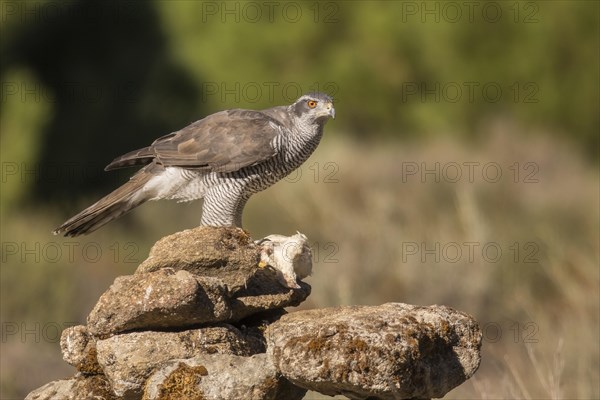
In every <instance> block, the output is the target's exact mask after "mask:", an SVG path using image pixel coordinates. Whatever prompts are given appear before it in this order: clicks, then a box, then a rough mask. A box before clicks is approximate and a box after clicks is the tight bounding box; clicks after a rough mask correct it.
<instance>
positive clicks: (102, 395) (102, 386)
mask: <svg viewBox="0 0 600 400" xmlns="http://www.w3.org/2000/svg"><path fill="white" fill-rule="evenodd" d="M82 399H102V400H117V397H116V396H115V395H114V394H113V393H112V390H111V388H110V385H109V384H108V381H107V380H106V378H105V377H104V376H102V375H92V376H83V375H82V376H76V377H74V378H71V379H64V380H60V381H54V382H50V383H47V384H45V385H44V386H42V387H40V388H37V389H36V390H34V391H32V392H31V393H29V394H28V395H27V397H25V400H82Z"/></svg>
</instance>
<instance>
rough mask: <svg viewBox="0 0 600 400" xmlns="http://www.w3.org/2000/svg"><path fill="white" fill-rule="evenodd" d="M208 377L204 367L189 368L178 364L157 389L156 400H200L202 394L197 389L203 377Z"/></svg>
mask: <svg viewBox="0 0 600 400" xmlns="http://www.w3.org/2000/svg"><path fill="white" fill-rule="evenodd" d="M206 375H208V371H207V370H206V367H204V366H203V365H199V366H197V367H190V366H188V365H186V364H180V365H179V366H178V367H177V369H175V370H174V371H173V372H171V374H169V376H168V377H167V378H166V379H165V380H164V382H163V383H162V384H161V385H159V387H158V392H159V394H158V397H157V399H158V400H202V399H204V394H203V393H202V391H201V390H200V388H199V387H198V384H199V383H200V381H201V380H202V377H203V376H206Z"/></svg>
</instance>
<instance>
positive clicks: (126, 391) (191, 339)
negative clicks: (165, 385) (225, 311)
mask: <svg viewBox="0 0 600 400" xmlns="http://www.w3.org/2000/svg"><path fill="white" fill-rule="evenodd" d="M96 348H97V353H98V356H97V357H98V363H99V364H100V366H101V367H102V370H103V371H104V373H105V374H106V377H107V378H108V380H109V382H110V384H111V386H112V388H113V390H114V392H115V394H116V395H117V396H119V397H124V398H132V399H135V398H139V397H140V396H141V391H142V386H143V384H144V382H145V380H146V378H147V377H148V376H149V375H150V374H151V373H152V371H153V370H154V369H155V368H160V367H161V365H162V364H163V363H165V362H166V361H169V360H173V359H185V358H191V357H195V356H198V355H201V354H212V353H218V354H234V355H240V356H250V355H252V354H256V353H260V352H264V351H265V348H264V344H263V342H262V341H261V340H259V339H258V338H256V337H255V336H253V335H245V334H243V333H242V332H241V331H239V330H238V329H237V328H235V327H233V326H231V325H227V324H221V325H219V326H212V327H207V328H201V329H193V330H188V331H183V332H153V331H145V332H132V333H125V334H121V335H116V336H112V337H110V338H108V339H104V340H98V341H97V342H96Z"/></svg>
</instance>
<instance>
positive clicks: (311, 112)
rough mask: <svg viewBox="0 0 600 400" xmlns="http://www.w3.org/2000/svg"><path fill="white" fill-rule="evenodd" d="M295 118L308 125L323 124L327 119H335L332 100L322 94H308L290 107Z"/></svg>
mask: <svg viewBox="0 0 600 400" xmlns="http://www.w3.org/2000/svg"><path fill="white" fill-rule="evenodd" d="M290 109H291V111H292V112H293V113H294V114H295V116H296V117H297V118H300V119H302V120H304V121H306V122H308V123H309V124H314V123H319V124H324V123H325V122H327V121H328V120H329V118H335V108H333V99H332V98H331V97H330V96H328V95H326V94H324V93H309V94H305V95H304V96H302V97H300V98H299V99H298V100H296V101H295V102H294V104H292V105H291V106H290Z"/></svg>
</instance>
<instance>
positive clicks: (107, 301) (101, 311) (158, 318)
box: [88, 269, 232, 338]
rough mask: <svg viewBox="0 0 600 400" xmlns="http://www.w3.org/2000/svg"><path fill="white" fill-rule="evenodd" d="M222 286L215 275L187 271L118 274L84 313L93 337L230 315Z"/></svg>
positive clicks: (181, 324) (224, 289) (201, 321)
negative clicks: (201, 275) (89, 309)
mask: <svg viewBox="0 0 600 400" xmlns="http://www.w3.org/2000/svg"><path fill="white" fill-rule="evenodd" d="M231 316H232V311H231V308H230V307H229V304H228V303H227V295H226V288H225V287H224V286H223V284H222V283H221V282H220V281H219V280H218V279H215V278H204V277H199V276H195V275H192V274H191V273H189V272H187V271H177V272H176V271H173V270H171V269H163V270H160V271H156V272H152V273H146V274H136V275H128V276H120V277H118V278H117V279H115V281H114V283H113V284H112V285H111V286H110V288H109V289H108V290H107V291H106V292H104V294H102V296H101V297H100V300H98V303H96V306H95V307H94V309H93V310H92V312H91V313H90V315H89V316H88V329H89V331H90V332H91V333H92V334H93V335H94V336H97V337H101V338H104V337H107V336H109V335H112V334H116V333H120V332H126V331H132V330H135V329H161V328H170V327H180V328H185V327H188V326H192V325H197V324H201V323H206V322H218V321H226V320H229V319H231Z"/></svg>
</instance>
